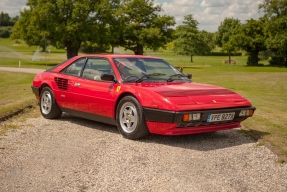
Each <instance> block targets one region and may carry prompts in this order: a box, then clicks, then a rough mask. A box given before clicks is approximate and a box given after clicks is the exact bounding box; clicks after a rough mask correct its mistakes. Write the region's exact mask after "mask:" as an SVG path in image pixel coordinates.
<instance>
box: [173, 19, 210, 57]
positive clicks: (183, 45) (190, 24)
mask: <svg viewBox="0 0 287 192" xmlns="http://www.w3.org/2000/svg"><path fill="white" fill-rule="evenodd" d="M197 25H198V22H197V21H196V20H195V19H193V16H192V15H191V14H190V15H187V16H185V17H184V21H183V24H182V25H180V26H178V27H177V28H176V32H175V37H176V38H175V40H174V52H175V53H176V54H179V55H188V56H190V61H191V62H193V55H195V54H206V53H209V52H210V50H211V48H210V47H209V46H208V44H207V43H206V42H205V41H204V33H200V32H199V31H198V29H197Z"/></svg>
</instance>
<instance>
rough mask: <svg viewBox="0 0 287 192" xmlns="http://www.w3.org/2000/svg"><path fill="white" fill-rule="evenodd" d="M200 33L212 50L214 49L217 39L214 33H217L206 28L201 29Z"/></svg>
mask: <svg viewBox="0 0 287 192" xmlns="http://www.w3.org/2000/svg"><path fill="white" fill-rule="evenodd" d="M199 33H200V34H201V35H202V36H203V39H204V42H205V43H207V45H208V46H209V48H210V50H212V49H214V48H215V47H216V44H215V41H214V35H215V33H212V32H207V31H205V30H202V31H199Z"/></svg>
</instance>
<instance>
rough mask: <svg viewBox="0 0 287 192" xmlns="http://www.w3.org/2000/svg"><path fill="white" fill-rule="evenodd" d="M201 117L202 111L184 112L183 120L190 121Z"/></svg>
mask: <svg viewBox="0 0 287 192" xmlns="http://www.w3.org/2000/svg"><path fill="white" fill-rule="evenodd" d="M200 118H201V114H200V113H193V114H184V115H183V121H184V122H189V121H192V120H194V121H198V120H200Z"/></svg>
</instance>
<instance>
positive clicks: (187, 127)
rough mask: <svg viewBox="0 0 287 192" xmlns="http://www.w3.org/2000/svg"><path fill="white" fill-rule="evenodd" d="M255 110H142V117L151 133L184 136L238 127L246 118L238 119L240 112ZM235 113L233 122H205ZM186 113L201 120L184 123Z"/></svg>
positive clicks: (243, 108) (252, 108)
mask: <svg viewBox="0 0 287 192" xmlns="http://www.w3.org/2000/svg"><path fill="white" fill-rule="evenodd" d="M248 109H251V110H255V109H256V108H255V107H252V106H251V107H239V108H226V109H216V110H202V111H200V110H197V111H184V112H175V111H166V110H158V109H151V108H144V109H143V111H144V116H145V120H146V123H147V126H148V129H149V131H150V132H151V133H156V134H163V135H184V134H192V133H202V132H212V131H219V130H226V129H233V128H238V127H240V122H241V121H243V120H245V119H247V118H248V117H239V113H240V111H241V110H248ZM230 112H235V116H234V119H233V120H229V121H220V122H207V118H208V115H209V114H217V113H230ZM187 113H200V114H201V118H200V120H197V121H190V122H184V121H183V115H184V114H187Z"/></svg>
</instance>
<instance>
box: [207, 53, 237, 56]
mask: <svg viewBox="0 0 287 192" xmlns="http://www.w3.org/2000/svg"><path fill="white" fill-rule="evenodd" d="M206 56H228V53H224V52H210V53H209V54H207V55H206ZM230 56H242V53H231V54H230Z"/></svg>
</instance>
